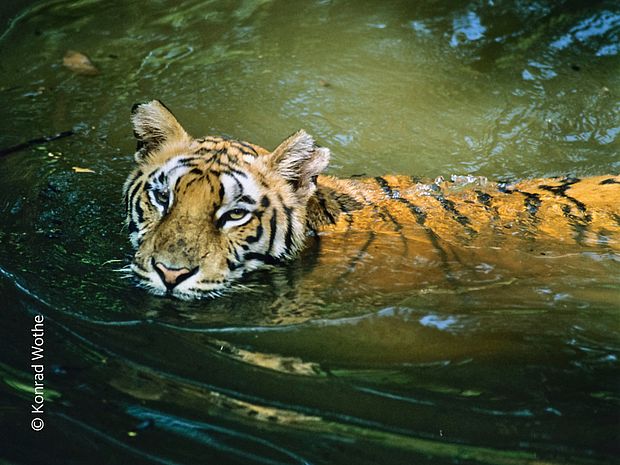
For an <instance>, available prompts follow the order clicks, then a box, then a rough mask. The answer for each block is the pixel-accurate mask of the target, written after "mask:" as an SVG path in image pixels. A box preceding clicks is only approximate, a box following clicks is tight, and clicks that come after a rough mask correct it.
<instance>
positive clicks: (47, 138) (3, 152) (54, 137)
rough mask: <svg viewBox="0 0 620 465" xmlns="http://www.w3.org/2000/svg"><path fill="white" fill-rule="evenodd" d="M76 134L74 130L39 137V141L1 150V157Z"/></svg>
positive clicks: (30, 141)
mask: <svg viewBox="0 0 620 465" xmlns="http://www.w3.org/2000/svg"><path fill="white" fill-rule="evenodd" d="M74 134H75V131H74V130H70V131H63V132H59V133H58V134H54V135H51V136H44V137H39V138H37V139H32V140H29V141H27V142H22V143H21V144H17V145H14V146H12V147H7V148H4V149H0V157H1V156H3V155H8V154H9V153H13V152H19V151H20V150H24V149H27V148H28V147H32V146H33V145H38V144H44V143H46V142H51V141H53V140H57V139H62V138H63V137H69V136H72V135H74Z"/></svg>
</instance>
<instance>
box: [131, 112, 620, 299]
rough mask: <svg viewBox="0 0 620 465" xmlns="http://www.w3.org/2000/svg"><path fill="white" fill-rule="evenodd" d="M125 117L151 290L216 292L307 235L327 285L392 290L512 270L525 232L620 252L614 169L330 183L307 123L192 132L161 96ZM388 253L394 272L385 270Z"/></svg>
mask: <svg viewBox="0 0 620 465" xmlns="http://www.w3.org/2000/svg"><path fill="white" fill-rule="evenodd" d="M131 121H132V124H133V128H134V135H135V137H136V139H137V150H136V153H135V161H136V164H137V166H136V168H135V170H134V171H133V172H132V173H131V174H130V175H129V177H128V178H127V181H126V182H125V184H124V188H123V193H124V198H125V207H126V212H127V219H126V222H127V228H128V231H129V236H130V240H131V243H132V245H133V246H134V248H135V249H136V252H135V255H134V258H133V261H132V263H131V265H130V266H131V269H132V271H133V273H134V274H135V276H136V277H137V278H138V280H139V282H140V284H141V285H142V286H143V287H145V288H147V289H148V290H149V291H151V292H153V293H155V294H159V295H166V294H167V295H171V296H173V297H176V298H179V299H196V298H202V297H216V296H220V295H222V294H223V293H225V292H227V291H228V290H230V289H234V288H235V286H239V284H238V283H239V280H240V278H241V277H242V276H244V275H245V274H247V273H248V272H250V271H252V270H256V269H259V268H265V267H268V266H271V265H275V264H279V263H282V262H284V261H287V260H290V259H292V258H294V257H296V256H297V255H298V254H299V252H300V251H301V250H302V249H303V248H304V247H305V246H306V245H307V243H308V242H309V236H311V235H320V236H321V247H320V253H319V257H318V262H319V263H321V264H322V268H321V269H322V270H334V272H335V273H338V272H340V271H338V270H341V274H340V275H335V276H336V277H335V278H334V279H335V280H337V279H340V277H341V276H343V275H347V276H356V277H357V276H358V277H359V279H362V280H364V279H366V280H368V281H369V283H371V284H372V286H376V287H378V288H388V289H389V288H390V287H391V286H393V285H394V282H395V280H398V279H402V277H401V276H402V273H403V272H407V276H409V277H410V278H409V279H414V278H415V277H416V276H417V279H419V280H420V281H421V282H430V279H431V276H432V275H433V273H438V274H441V276H440V277H439V278H438V279H443V277H444V275H448V278H450V281H451V283H452V284H453V282H454V276H450V274H451V271H450V268H451V267H453V264H458V265H459V266H462V265H463V263H471V264H472V266H473V265H474V264H475V262H476V261H478V262H480V263H485V264H486V263H491V262H493V261H495V262H498V263H499V262H501V261H502V260H504V261H505V262H506V263H507V264H508V265H506V266H513V265H514V264H515V263H521V259H522V258H523V257H522V256H520V257H518V258H519V259H518V260H515V259H514V257H513V256H512V255H511V252H514V251H518V250H521V249H523V250H525V249H527V250H530V249H531V247H532V244H533V242H532V241H533V240H534V239H536V243H538V244H540V250H547V249H546V247H547V245H549V246H551V245H555V244H561V245H562V246H566V245H569V246H572V245H574V246H576V247H584V246H585V247H587V246H591V245H596V246H600V247H603V248H605V250H607V249H609V250H612V251H614V253H615V252H617V251H618V249H620V242H619V240H618V237H619V236H620V177H618V176H613V175H608V176H594V177H588V178H583V179H578V178H575V177H559V178H543V179H534V180H526V181H522V182H518V183H512V184H511V183H491V182H487V181H486V180H485V179H484V178H476V179H477V180H476V182H472V183H469V184H468V185H467V186H464V187H463V186H461V185H455V183H451V182H450V181H443V180H441V179H439V180H436V181H435V182H430V183H422V182H420V181H419V180H417V179H415V178H413V177H410V176H383V177H381V176H378V177H374V178H363V179H339V178H335V177H332V176H326V175H323V174H322V172H323V171H324V170H325V168H326V167H327V165H328V163H329V159H330V152H329V150H328V149H326V148H323V147H319V146H317V144H316V143H315V141H314V139H313V138H312V137H311V136H310V135H308V134H307V133H306V132H304V131H303V130H301V131H298V132H296V133H295V134H293V135H292V136H290V137H289V138H287V139H286V140H284V141H283V142H282V143H281V144H280V145H278V147H276V148H275V150H273V151H268V150H266V149H264V148H262V147H259V146H257V145H254V144H251V143H247V142H243V141H238V140H232V139H227V138H222V137H203V138H193V137H192V136H190V135H189V134H188V133H187V132H186V131H185V130H184V129H183V127H182V126H181V125H180V124H179V122H178V121H177V119H176V118H175V117H174V116H173V114H172V113H171V112H170V111H169V110H168V109H167V108H166V107H165V106H164V105H163V104H162V103H161V102H160V101H157V100H153V101H151V102H148V103H143V104H136V105H134V107H133V109H132V114H131ZM354 238H356V239H354ZM358 241H359V243H358ZM371 248H372V250H373V253H368V251H369V250H370V249H371ZM498 250H504V251H505V252H503V253H502V254H498V253H497V251H498ZM457 251H458V252H457ZM396 253H397V254H398V257H396V256H395V254H396ZM391 259H394V260H395V261H393V263H398V264H399V265H398V270H390V267H386V265H385V263H389V262H390V260H391ZM396 259H397V260H396ZM373 260H374V262H373ZM435 263H437V264H439V266H434V265H433V266H432V268H431V267H429V268H427V269H425V268H424V264H435ZM421 264H422V265H421ZM528 266H530V267H531V266H532V265H528ZM364 267H365V268H364ZM355 269H357V270H359V271H360V272H359V273H358V274H357V275H354V274H352V272H353V271H354V270H355ZM393 271H399V272H401V275H392V274H391V272H393ZM453 271H454V270H453ZM542 272H543V273H544V272H545V271H542ZM454 274H457V273H452V275H454ZM412 277H413V278H412ZM323 279H324V280H325V281H329V280H330V279H331V280H332V281H333V280H334V279H332V278H331V277H330V276H325V277H323ZM356 279H357V278H356Z"/></svg>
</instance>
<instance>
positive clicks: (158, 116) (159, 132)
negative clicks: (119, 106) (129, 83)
mask: <svg viewBox="0 0 620 465" xmlns="http://www.w3.org/2000/svg"><path fill="white" fill-rule="evenodd" d="M131 123H132V125H133V134H134V136H135V137H136V139H137V140H138V145H137V148H136V155H135V158H136V161H137V162H140V161H142V160H143V159H144V157H145V156H146V155H148V154H149V153H151V152H153V151H155V150H157V149H158V148H160V147H161V145H162V144H164V143H165V142H168V141H170V140H175V139H176V140H183V139H189V135H188V134H187V132H185V130H184V129H183V127H182V126H181V125H180V124H179V122H178V121H177V119H176V118H175V117H174V115H173V114H172V112H171V111H170V110H168V108H166V106H165V105H164V104H163V103H162V102H160V101H159V100H151V101H150V102H147V103H136V104H134V106H133V107H132V108H131Z"/></svg>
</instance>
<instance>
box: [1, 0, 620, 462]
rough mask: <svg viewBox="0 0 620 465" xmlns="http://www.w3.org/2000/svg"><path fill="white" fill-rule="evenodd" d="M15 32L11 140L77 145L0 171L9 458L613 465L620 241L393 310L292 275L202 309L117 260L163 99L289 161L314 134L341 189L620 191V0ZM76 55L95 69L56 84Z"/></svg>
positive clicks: (394, 299)
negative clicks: (153, 117) (41, 324)
mask: <svg viewBox="0 0 620 465" xmlns="http://www.w3.org/2000/svg"><path fill="white" fill-rule="evenodd" d="M7 11H8V10H7ZM10 14H13V13H12V12H10ZM3 24H6V27H5V29H4V30H3V32H2V35H1V36H0V58H1V59H0V69H1V74H0V104H1V107H2V108H3V112H4V113H3V117H2V118H0V148H4V147H10V146H14V145H16V144H20V143H22V142H24V141H27V140H31V139H35V138H38V137H41V136H46V135H51V134H55V133H58V132H60V131H67V130H74V131H75V135H73V136H70V137H66V138H63V139H59V140H56V141H53V142H48V143H36V144H34V145H32V146H30V147H28V148H26V149H23V150H20V151H17V152H14V153H11V154H9V155H5V156H2V157H1V158H0V225H1V226H0V295H1V297H2V303H1V304H0V307H1V308H2V311H3V315H4V319H3V325H2V329H0V340H1V341H2V342H1V343H0V347H2V350H1V351H0V377H1V378H2V380H3V382H2V383H0V386H1V387H0V389H1V390H2V392H3V395H2V396H0V398H1V399H2V400H0V406H1V408H0V418H1V421H0V429H1V430H2V437H3V439H2V444H1V447H0V459H3V460H6V461H8V463H16V464H21V463H23V464H31V463H41V464H43V463H44V464H49V463H69V459H72V460H73V461H74V463H136V464H137V463H166V464H168V463H179V464H181V463H182V464H185V463H187V464H190V463H203V462H209V463H244V464H245V463H269V464H271V463H285V464H289V463H292V464H297V463H360V464H363V463H368V464H374V463H483V464H526V463H612V462H614V457H617V455H618V453H619V452H620V451H619V450H618V444H619V443H620V438H619V437H618V431H619V429H618V425H619V412H620V408H619V405H618V404H619V402H620V400H619V399H620V393H619V392H618V356H619V351H620V340H619V338H618V330H619V329H620V328H619V326H620V325H619V321H620V320H619V319H618V302H619V301H620V292H619V289H620V273H619V271H620V266H619V265H618V258H617V256H616V255H613V254H609V253H604V250H584V251H581V252H580V254H581V255H580V256H579V259H578V260H577V261H571V262H570V263H571V266H562V264H566V263H568V262H558V263H560V265H559V266H557V267H556V269H554V270H553V273H549V275H545V276H540V275H534V276H529V277H514V276H509V275H506V276H502V277H501V279H497V280H494V281H492V282H488V283H480V282H474V281H471V280H468V279H464V280H463V282H462V285H461V286H459V287H457V288H455V287H446V286H441V285H439V286H436V287H432V288H416V287H415V286H413V287H411V288H408V289H404V290H399V291H398V292H395V291H394V290H389V289H388V290H384V291H383V292H379V291H376V290H373V291H372V292H369V291H367V292H365V290H364V289H356V288H355V286H356V282H355V281H349V282H346V283H344V285H343V286H341V287H331V288H327V287H322V286H310V285H308V284H307V281H306V284H305V285H304V276H306V273H307V272H308V269H309V268H311V263H309V262H308V261H307V260H300V261H298V262H296V263H293V264H291V265H290V266H287V267H284V268H283V269H281V270H278V271H276V272H273V273H259V274H257V276H255V277H253V278H252V284H253V289H254V292H251V293H246V294H241V295H237V296H229V297H225V298H222V299H219V300H217V301H201V302H180V301H176V300H171V299H164V298H157V297H152V296H149V295H148V294H146V293H144V291H142V290H139V289H136V288H134V287H133V285H132V283H131V282H129V281H127V280H124V279H122V274H121V273H118V272H116V271H115V270H117V269H118V268H120V267H122V266H123V265H124V264H125V263H127V260H128V257H129V255H130V253H131V251H130V248H129V245H128V241H127V237H126V236H127V232H126V230H125V229H123V226H122V224H123V211H122V202H121V186H122V183H123V181H124V179H125V176H126V175H127V173H128V172H129V171H130V170H131V168H132V166H133V160H132V151H133V149H134V141H133V140H132V133H131V128H130V125H129V121H128V113H129V109H130V108H131V105H132V104H133V103H134V102H138V101H145V100H149V99H151V98H159V99H161V100H163V101H164V102H165V103H166V104H167V105H168V106H169V107H170V108H172V109H173V110H174V112H175V114H176V115H177V117H178V118H179V119H180V120H181V121H182V122H183V124H184V125H185V126H186V128H187V129H188V131H189V132H191V133H192V134H194V135H196V136H199V135H203V134H223V135H228V136H232V137H236V138H241V139H245V140H249V141H252V142H254V143H257V144H260V145H262V146H265V147H267V148H273V147H275V146H276V145H277V144H278V143H279V142H280V141H281V140H283V139H284V138H285V137H287V136H288V135H289V134H290V133H292V132H293V131H295V130H297V129H299V128H304V129H306V130H307V131H308V132H309V133H311V134H313V135H314V136H315V137H316V139H317V141H319V143H320V144H322V145H324V146H327V147H329V148H330V149H331V150H332V153H333V162H332V164H331V166H330V168H329V170H328V171H329V173H330V174H333V175H337V176H350V175H367V176H376V175H382V174H385V173H406V174H412V175H416V176H420V177H422V178H430V179H433V178H435V177H436V176H440V175H442V176H445V177H449V176H450V175H452V174H458V175H475V176H486V177H488V178H491V179H504V180H508V179H522V178H527V177H542V176H552V175H567V174H570V175H574V176H587V175H595V174H608V173H612V174H616V173H618V171H620V156H619V154H618V149H619V133H620V116H619V115H620V99H619V97H618V95H619V93H620V58H619V55H618V54H619V52H620V50H619V49H620V46H619V45H618V44H619V43H620V8H618V5H617V3H616V2H611V1H609V2H605V1H603V2H595V3H592V4H586V3H585V2H580V1H553V2H552V1H549V2H545V1H534V2H527V3H523V2H509V1H494V2H482V1H480V2H478V1H474V2H467V3H463V2H440V3H437V2H431V1H427V2H413V3H412V2H407V1H396V2H389V4H388V3H386V2H379V1H364V2H359V1H346V0H334V1H316V2H304V3H301V2H286V1H278V0H273V1H269V0H263V1H249V0H247V1H242V0H238V1H235V2H223V1H197V0H185V1H179V2H164V1H157V2H121V1H106V2H97V1H93V0H80V1H76V0H73V1H64V0H61V1H46V2H37V3H34V5H32V6H30V7H28V8H25V9H23V10H22V11H21V12H20V13H19V14H17V15H16V16H14V17H13V19H12V21H10V22H8V23H3ZM67 50H78V51H80V52H82V53H85V54H87V55H88V56H89V57H90V58H91V59H92V61H93V63H94V64H95V65H96V66H97V67H98V68H99V69H100V71H101V73H100V74H99V75H97V76H81V75H77V74H75V73H73V72H71V71H70V70H68V69H66V68H65V67H63V65H62V57H63V55H64V54H65V52H66V51H67ZM73 167H79V168H87V169H89V170H92V171H94V172H93V173H85V172H81V173H80V172H75V171H74V169H73ZM571 252H574V251H571ZM310 262H311V261H310ZM574 263H576V265H574ZM550 268H553V267H550ZM351 289H353V290H356V291H358V292H356V293H354V296H353V297H351V295H350V294H348V293H347V291H350V290H351ZM35 314H43V315H44V316H45V318H46V319H45V322H46V323H45V365H46V381H45V382H46V385H45V387H46V391H47V394H48V399H47V401H46V413H45V417H44V418H45V421H46V426H45V429H44V430H43V431H41V432H39V433H35V432H33V431H32V430H31V428H30V421H31V419H32V415H31V414H30V404H31V402H32V392H31V391H30V390H31V389H32V370H31V368H30V364H31V361H30V356H31V354H30V349H28V347H30V345H31V343H32V338H31V332H30V328H31V327H32V323H33V320H32V319H33V315H35Z"/></svg>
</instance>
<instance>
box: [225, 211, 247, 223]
mask: <svg viewBox="0 0 620 465" xmlns="http://www.w3.org/2000/svg"><path fill="white" fill-rule="evenodd" d="M247 213H248V212H247V210H244V209H242V208H235V209H234V210H230V211H229V212H228V215H227V216H228V218H229V219H231V220H232V221H236V220H240V219H241V218H243V217H244V216H245V215H246V214H247Z"/></svg>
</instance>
